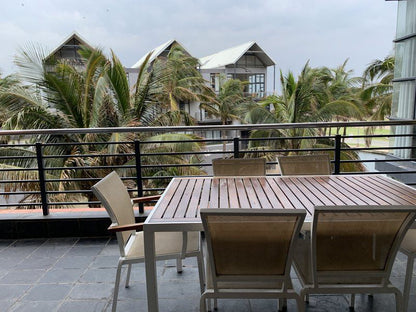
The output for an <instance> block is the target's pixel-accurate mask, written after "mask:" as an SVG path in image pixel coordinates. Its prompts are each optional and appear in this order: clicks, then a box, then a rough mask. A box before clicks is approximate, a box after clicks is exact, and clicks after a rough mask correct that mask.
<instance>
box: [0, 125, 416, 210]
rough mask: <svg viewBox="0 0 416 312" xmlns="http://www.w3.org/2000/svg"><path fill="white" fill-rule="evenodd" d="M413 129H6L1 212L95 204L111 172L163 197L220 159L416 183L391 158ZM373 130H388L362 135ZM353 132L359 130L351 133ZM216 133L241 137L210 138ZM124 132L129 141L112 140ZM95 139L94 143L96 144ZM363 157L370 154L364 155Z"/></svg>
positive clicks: (1, 150)
mask: <svg viewBox="0 0 416 312" xmlns="http://www.w3.org/2000/svg"><path fill="white" fill-rule="evenodd" d="M415 124H416V122H415V121H388V122H345V123H303V124H262V125H228V126H191V127H172V128H160V127H146V128H141V127H138V128H99V129H52V130H20V131H2V132H0V134H1V139H2V142H3V143H2V144H0V171H1V173H2V178H1V179H0V191H1V192H0V195H1V197H2V198H3V202H2V203H1V204H0V208H12V209H19V208H20V209H23V208H25V209H28V208H40V207H41V208H42V211H43V214H44V215H48V214H49V208H50V207H80V206H82V207H94V206H97V205H99V202H98V201H97V200H96V199H95V198H94V197H93V195H92V192H91V190H90V188H91V186H92V185H93V184H94V183H95V182H97V181H98V180H100V179H101V178H102V177H103V176H105V175H106V174H107V173H108V172H110V171H112V170H117V171H118V172H119V173H120V175H121V176H122V177H123V180H124V181H125V182H126V185H127V186H128V188H129V191H130V192H131V193H132V196H142V195H146V194H154V193H161V192H163V190H164V188H165V186H166V185H167V183H168V182H169V181H170V180H171V179H172V178H173V177H175V176H190V175H206V174H208V175H209V174H210V173H211V159H212V158H215V157H235V158H239V157H266V159H267V165H268V175H278V174H279V173H278V171H277V170H275V169H276V168H277V161H276V156H277V155H282V154H288V153H329V154H330V155H331V159H332V161H331V162H332V164H333V173H334V174H388V175H391V176H393V177H397V178H401V179H402V180H403V181H405V182H406V183H407V184H409V185H416V180H415V181H413V177H414V173H416V170H415V169H414V166H413V162H414V161H415V160H416V159H415V158H413V156H410V157H408V158H398V157H395V156H394V155H393V154H394V152H395V151H396V150H401V151H402V150H409V151H410V155H412V154H413V150H414V149H415V147H413V144H412V146H394V144H391V142H390V143H389V141H392V140H394V139H395V138H397V137H410V138H411V141H413V138H414V137H415V135H414V134H413V133H410V134H400V135H395V134H391V133H390V130H391V129H392V128H393V127H395V126H413V125H415ZM375 127H378V128H379V129H380V128H382V129H384V130H383V132H382V133H378V134H368V133H367V134H366V133H364V132H365V130H366V129H367V130H368V129H370V128H371V129H373V130H374V129H375ZM353 129H356V130H357V129H360V131H359V132H357V133H353V132H352V131H353ZM357 131H358V130H357ZM218 132H221V133H223V134H228V135H230V134H237V136H234V137H230V136H227V138H224V139H223V138H211V137H212V133H218ZM259 132H261V133H260V134H261V135H260V134H259ZM340 132H342V133H340ZM163 133H165V134H166V133H175V134H181V135H185V134H188V135H193V138H192V139H186V140H183V139H180V140H177V139H170V138H169V137H168V138H166V137H164V138H163V140H154V138H155V136H154V135H157V134H159V135H160V134H163ZM376 133H377V131H376ZM127 134H128V135H129V137H130V139H129V140H114V138H117V137H121V136H123V135H124V136H126V135H127ZM248 134H250V136H249V135H248ZM266 134H267V135H266ZM86 137H89V139H88V140H86V139H85V138H86ZM94 137H96V138H97V140H95V141H94V140H91V138H94ZM51 138H53V139H54V140H51ZM104 138H105V139H104ZM152 138H153V139H152ZM365 140H367V141H369V140H372V144H371V145H369V146H366V145H365V144H364V143H365ZM182 145H183V146H182ZM363 153H368V154H365V155H366V157H363ZM142 209H143V207H141V211H142Z"/></svg>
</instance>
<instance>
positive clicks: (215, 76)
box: [209, 73, 220, 92]
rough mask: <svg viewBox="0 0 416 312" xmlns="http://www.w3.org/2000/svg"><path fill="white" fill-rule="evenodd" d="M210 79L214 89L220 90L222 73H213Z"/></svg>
mask: <svg viewBox="0 0 416 312" xmlns="http://www.w3.org/2000/svg"><path fill="white" fill-rule="evenodd" d="M209 81H210V84H211V88H212V90H214V91H215V92H219V91H220V74H218V73H211V74H210V79H209Z"/></svg>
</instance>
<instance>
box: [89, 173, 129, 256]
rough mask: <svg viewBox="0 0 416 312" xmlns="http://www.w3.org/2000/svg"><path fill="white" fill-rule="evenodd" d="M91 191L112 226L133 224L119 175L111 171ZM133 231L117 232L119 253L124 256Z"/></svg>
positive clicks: (127, 197)
mask: <svg viewBox="0 0 416 312" xmlns="http://www.w3.org/2000/svg"><path fill="white" fill-rule="evenodd" d="M91 189H92V191H93V193H94V194H95V196H97V198H98V199H99V200H100V201H101V204H102V205H103V206H104V208H105V210H107V213H108V214H109V215H110V218H111V222H112V223H113V224H114V225H125V224H132V223H135V218H134V211H133V205H132V203H131V199H130V196H129V193H128V192H127V188H126V186H125V185H124V183H123V181H121V179H120V177H119V175H118V174H117V173H116V172H115V171H113V172H111V173H110V174H108V175H107V176H105V177H104V178H103V179H102V180H100V181H99V182H97V183H96V184H94V185H93V186H92V188H91ZM134 232H135V231H123V232H117V234H116V235H117V240H118V242H119V247H120V252H122V255H123V256H124V247H125V245H126V244H127V242H128V240H129V238H130V236H131V235H132V234H133V233H134Z"/></svg>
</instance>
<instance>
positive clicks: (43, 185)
mask: <svg viewBox="0 0 416 312" xmlns="http://www.w3.org/2000/svg"><path fill="white" fill-rule="evenodd" d="M35 148H36V160H37V163H38V175H39V188H40V198H41V202H42V211H43V215H44V216H47V215H49V206H48V197H47V195H46V182H45V169H44V166H43V157H42V143H39V142H38V143H36V144H35Z"/></svg>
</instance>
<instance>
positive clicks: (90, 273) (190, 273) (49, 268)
mask: <svg viewBox="0 0 416 312" xmlns="http://www.w3.org/2000/svg"><path fill="white" fill-rule="evenodd" d="M118 256H119V251H118V246H117V242H116V240H115V239H113V238H56V239H25V240H0V261H1V266H0V311H13V312H15V311H16V312H17V311H46V312H49V311H59V312H64V311H73V312H89V311H111V298H112V292H113V287H114V279H115V273H116V269H115V268H116V265H117V261H118ZM405 261H406V257H405V256H403V255H399V256H398V258H397V260H396V263H395V265H394V270H393V277H392V281H393V283H394V284H396V286H398V287H400V288H401V287H403V281H404V272H405ZM184 265H185V267H184V270H183V273H182V274H177V273H176V267H175V262H174V261H160V262H158V265H157V270H158V281H159V297H160V298H159V305H160V311H161V312H166V311H171V312H179V311H180V312H187V311H189V312H191V311H199V284H198V272H197V265H196V261H195V259H186V260H185V261H184ZM123 277H124V275H123ZM293 277H294V278H295V275H293ZM123 282H124V278H122V281H121V283H123ZM294 285H295V288H296V287H297V286H298V285H299V283H298V281H297V280H296V279H294ZM412 294H413V295H412V296H411V299H410V307H409V311H416V291H415V287H414V286H412ZM347 299H348V297H347V296H311V297H310V303H309V305H308V307H307V311H309V312H318V311H331V312H332V311H334V312H338V311H348V310H349V309H348V300H347ZM218 308H219V311H224V312H237V311H238V312H242V311H249V312H254V311H259V312H260V311H261V312H263V311H277V303H276V301H275V300H247V299H243V300H220V301H219V303H218ZM355 310H356V311H358V312H369V311H377V312H389V311H395V304H394V297H393V295H374V297H369V296H367V295H364V296H361V295H357V297H356V309H355ZM117 311H124V312H129V311H136V312H144V311H147V302H146V285H145V274H144V265H143V264H136V265H134V266H133V269H132V275H131V282H130V287H129V288H124V286H123V285H122V286H121V287H120V293H119V302H118V308H117ZM288 311H296V305H295V303H294V302H291V301H289V303H288Z"/></svg>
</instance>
